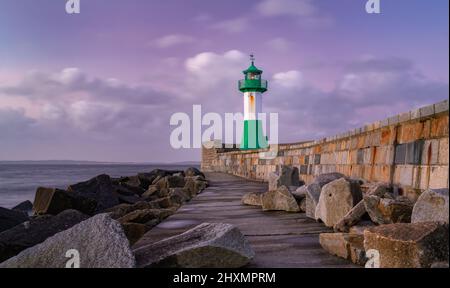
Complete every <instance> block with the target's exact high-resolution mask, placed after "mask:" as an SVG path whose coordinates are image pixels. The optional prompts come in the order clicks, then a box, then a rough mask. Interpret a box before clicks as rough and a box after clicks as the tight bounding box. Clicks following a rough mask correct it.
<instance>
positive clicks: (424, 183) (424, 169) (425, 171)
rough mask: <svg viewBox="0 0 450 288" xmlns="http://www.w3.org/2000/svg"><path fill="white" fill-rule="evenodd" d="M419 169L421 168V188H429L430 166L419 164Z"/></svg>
mask: <svg viewBox="0 0 450 288" xmlns="http://www.w3.org/2000/svg"><path fill="white" fill-rule="evenodd" d="M417 169H419V170H420V171H419V175H420V181H419V187H418V188H419V189H422V190H425V189H428V183H429V181H430V170H431V168H430V166H428V165H422V166H418V167H417Z"/></svg>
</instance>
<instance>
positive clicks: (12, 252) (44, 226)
mask: <svg viewBox="0 0 450 288" xmlns="http://www.w3.org/2000/svg"><path fill="white" fill-rule="evenodd" d="M207 185H208V183H207V181H206V179H205V175H204V174H203V173H202V172H201V171H199V170H198V169H196V168H188V169H186V170H185V171H169V170H161V169H156V170H153V171H151V172H149V173H139V174H137V175H135V176H129V177H121V178H111V177H110V176H108V175H99V176H96V177H94V178H92V179H90V180H88V181H85V182H81V183H77V184H73V185H70V186H69V187H68V188H67V189H65V190H62V189H56V188H45V187H39V188H38V189H37V191H36V194H35V200H34V203H33V204H32V205H31V203H21V204H20V205H18V206H16V207H15V208H14V209H5V208H0V262H2V261H5V260H7V259H10V258H11V261H9V260H7V261H6V262H5V263H7V264H4V263H3V264H2V265H3V266H5V267H60V266H61V263H62V262H61V261H63V260H65V261H67V259H66V258H64V255H63V254H61V255H59V254H58V255H59V256H58V255H57V253H59V252H61V251H62V250H61V249H63V248H66V246H65V245H66V244H63V243H62V242H61V241H62V239H64V237H67V238H66V241H67V242H69V243H68V244H73V245H75V244H76V245H75V246H77V245H79V247H80V249H81V250H84V249H87V250H85V252H83V253H93V251H94V250H92V249H95V252H96V253H97V254H98V255H102V254H103V255H104V257H109V256H112V254H108V253H109V252H108V249H109V248H108V247H107V245H106V244H107V243H106V242H105V243H104V244H105V245H103V246H102V245H101V242H102V241H103V240H102V238H101V237H105V241H106V238H108V237H112V238H114V237H115V236H114V235H119V234H120V233H122V234H123V237H122V238H121V236H120V237H119V236H117V237H118V238H117V237H116V238H117V239H118V241H119V240H120V241H119V242H121V241H122V239H125V240H126V245H125V244H124V243H117V244H118V245H119V244H120V245H119V246H117V247H118V249H119V250H120V249H122V251H125V250H124V249H125V248H123V247H125V246H127V245H128V246H130V245H132V244H134V243H135V242H136V241H137V240H139V239H140V238H141V237H142V236H143V235H144V234H145V233H146V232H147V231H149V230H150V229H151V228H153V227H154V226H156V225H157V224H158V223H160V222H161V221H162V220H164V219H165V218H167V217H168V216H170V215H172V214H173V213H175V212H176V210H177V209H178V208H179V207H180V206H181V205H182V204H183V203H185V202H187V201H190V200H191V199H192V198H193V197H195V196H196V195H197V194H198V193H200V192H201V191H202V190H204V189H205V188H206V187H207ZM30 206H31V207H30ZM30 208H32V213H33V215H32V216H31V217H30V216H28V214H27V212H29V210H31V209H30ZM99 214H101V215H106V216H101V217H100V216H99ZM95 215H97V216H95ZM89 217H91V218H89ZM88 221H91V222H88ZM80 222H81V223H80ZM77 224H78V225H77ZM74 225H77V226H74ZM95 225H99V227H98V231H96V229H94V227H95ZM102 225H103V226H102ZM108 225H109V227H110V228H111V229H112V230H114V231H115V232H114V233H116V234H114V233H112V232H111V231H112V230H111V229H109V228H108ZM117 225H118V226H120V227H121V228H120V233H119V232H118V229H117V227H116V226H117ZM72 226H74V227H73V228H71V227H72ZM75 227H78V228H76V229H75ZM103 228H104V229H105V230H102V229H103ZM71 229H75V230H73V231H71ZM108 229H109V230H108ZM82 230H83V231H84V230H85V234H82V235H80V236H79V237H78V238H77V237H76V236H75V232H74V231H79V232H80V231H82ZM110 232H111V233H112V234H110V235H108V233H110ZM77 233H78V232H77ZM80 233H81V232H80ZM83 233H84V232H83ZM99 233H106V234H104V235H103V236H101V235H98V234H99ZM117 233H119V234H117ZM60 234H61V235H64V236H61V235H60ZM83 235H84V236H83ZM83 237H84V238H83ZM83 239H84V241H85V240H86V239H90V241H87V242H89V243H90V242H92V241H91V240H92V239H98V240H99V241H100V242H99V243H100V245H98V246H97V247H87V246H83V245H85V244H82V243H81V242H82V240H83ZM71 241H72V242H71ZM77 241H78V242H77ZM85 242H86V241H85ZM86 245H87V244H86ZM91 245H92V246H94V245H97V244H91ZM75 246H74V247H75ZM55 247H56V248H57V249H56V248H55ZM67 247H68V246H67ZM120 247H122V248H120ZM72 248H73V247H72ZM54 249H56V250H54ZM89 249H91V250H89ZM102 249H104V252H105V253H103V252H101V250H102ZM105 249H106V250H105ZM128 249H129V248H128ZM47 250H48V251H50V250H51V251H52V252H51V253H56V254H49V256H48V257H44V258H45V259H44V260H42V261H41V260H39V259H37V258H39V257H40V255H43V254H45V253H46V251H47ZM113 252H114V251H112V252H111V253H113ZM115 252H118V251H115ZM115 252H114V253H115ZM19 253H20V254H19ZM48 253H50V252H48ZM80 253H82V252H81V251H80ZM124 253H125V252H124ZM17 254H19V255H18V256H17V257H14V256H16V255H17ZM89 255H91V254H89ZM12 257H13V258H12ZM57 257H62V258H63V260H61V259H59V258H58V259H56V258H57ZM102 257H103V256H102ZM12 259H14V260H12ZM130 259H131V258H130ZM113 260H114V258H109V259H105V258H102V259H98V261H97V262H96V261H95V260H94V259H90V260H88V262H82V267H112V266H114V264H113V263H112V262H109V263H108V261H113ZM45 261H47V262H45ZM105 261H106V262H105ZM114 261H115V260H114ZM127 261H128V260H127ZM130 261H131V260H130ZM52 263H53V264H52ZM117 263H118V264H117V265H119V266H122V267H128V266H130V265H131V264H130V263H131V262H129V263H128V262H127V263H121V262H120V261H119V262H117ZM46 265H49V266H46Z"/></svg>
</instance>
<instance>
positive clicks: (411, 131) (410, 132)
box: [397, 122, 423, 144]
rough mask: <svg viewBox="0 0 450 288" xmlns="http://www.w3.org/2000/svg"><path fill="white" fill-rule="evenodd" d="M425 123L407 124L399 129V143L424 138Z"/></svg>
mask: <svg viewBox="0 0 450 288" xmlns="http://www.w3.org/2000/svg"><path fill="white" fill-rule="evenodd" d="M422 132H423V123H422V122H416V123H409V124H408V123H405V124H403V125H402V126H401V127H400V128H399V133H398V135H397V141H398V143H400V144H402V143H408V142H412V141H415V140H418V139H421V138H422Z"/></svg>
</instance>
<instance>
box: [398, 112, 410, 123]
mask: <svg viewBox="0 0 450 288" xmlns="http://www.w3.org/2000/svg"><path fill="white" fill-rule="evenodd" d="M409 120H411V112H405V113H402V114H400V115H399V121H400V122H406V121H409Z"/></svg>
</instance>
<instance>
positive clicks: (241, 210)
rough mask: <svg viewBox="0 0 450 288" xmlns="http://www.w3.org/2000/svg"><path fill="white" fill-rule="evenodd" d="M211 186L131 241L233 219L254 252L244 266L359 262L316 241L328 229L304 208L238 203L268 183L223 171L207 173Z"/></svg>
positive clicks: (322, 265) (324, 265)
mask: <svg viewBox="0 0 450 288" xmlns="http://www.w3.org/2000/svg"><path fill="white" fill-rule="evenodd" d="M206 177H207V179H208V181H209V183H210V186H209V187H208V188H207V189H205V190H204V191H203V192H202V193H201V194H199V195H198V196H197V197H195V198H194V199H192V200H191V201H190V202H188V203H185V204H184V205H183V206H182V207H181V208H180V209H179V210H178V211H177V212H176V213H175V214H173V215H172V216H170V217H169V218H167V219H166V220H164V221H163V222H162V223H160V224H159V225H158V226H156V227H155V228H153V229H152V230H151V231H149V232H148V233H147V234H145V236H144V237H143V238H141V240H140V241H139V242H138V243H136V245H135V247H139V246H141V245H145V244H146V243H152V242H155V241H158V240H161V239H164V238H167V237H171V236H174V235H177V234H180V233H182V232H184V231H186V230H188V229H190V228H192V227H194V226H196V225H198V224H201V223H204V222H210V223H211V222H222V223H230V224H234V225H236V226H237V227H238V228H239V229H240V230H241V232H242V233H243V234H244V235H245V236H246V238H247V239H248V240H249V242H250V245H251V246H252V248H253V249H254V251H255V253H256V256H255V258H254V259H253V260H252V262H251V263H250V264H249V265H248V267H252V268H257V267H258V268H259V267H270V268H272V267H273V268H275V267H286V268H287V267H320V268H328V267H357V266H355V265H353V264H352V263H351V262H350V261H347V260H344V259H341V258H338V257H335V256H333V255H330V254H328V253H327V252H326V251H325V250H323V249H322V248H321V246H320V244H319V233H322V232H330V231H331V230H330V229H328V228H326V227H325V226H324V225H323V224H321V223H317V222H315V221H314V220H311V219H309V218H307V217H306V216H305V214H304V213H287V212H282V211H280V212H278V211H275V212H273V211H271V212H266V211H262V210H261V208H260V207H253V206H246V205H243V204H241V197H242V195H244V194H245V193H247V192H265V191H267V184H265V183H260V182H253V181H249V180H245V179H242V178H239V177H236V176H232V175H228V174H222V173H206Z"/></svg>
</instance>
